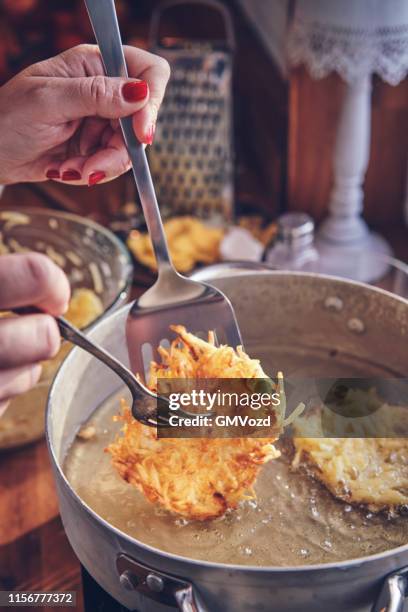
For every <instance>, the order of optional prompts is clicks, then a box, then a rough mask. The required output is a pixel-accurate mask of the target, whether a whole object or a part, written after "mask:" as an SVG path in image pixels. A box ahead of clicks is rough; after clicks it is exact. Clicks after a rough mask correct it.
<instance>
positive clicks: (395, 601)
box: [371, 567, 408, 612]
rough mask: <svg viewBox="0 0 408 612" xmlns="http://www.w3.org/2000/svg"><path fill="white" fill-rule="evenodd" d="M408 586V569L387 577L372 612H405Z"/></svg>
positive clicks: (404, 568)
mask: <svg viewBox="0 0 408 612" xmlns="http://www.w3.org/2000/svg"><path fill="white" fill-rule="evenodd" d="M407 586H408V567H402V568H401V569H399V570H398V571H396V572H393V573H392V574H390V575H389V576H387V577H386V579H385V580H384V583H383V586H382V589H381V591H380V595H379V597H378V599H377V601H376V602H375V604H374V606H373V607H372V609H371V612H403V610H404V602H405V598H406V595H407Z"/></svg>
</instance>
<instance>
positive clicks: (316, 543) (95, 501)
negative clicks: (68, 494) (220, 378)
mask: <svg viewBox="0 0 408 612" xmlns="http://www.w3.org/2000/svg"><path fill="white" fill-rule="evenodd" d="M253 353H254V354H257V355H258V356H261V359H262V353H264V354H268V355H269V359H264V358H263V359H262V363H263V364H264V366H265V369H266V370H267V371H273V369H272V368H271V367H269V368H268V362H269V364H271V363H272V364H273V363H277V359H276V358H274V356H273V355H271V354H270V350H269V351H268V353H267V352H266V350H265V351H262V350H261V347H258V349H257V351H253ZM321 359H322V356H321V355H320V356H319V355H316V356H315V357H312V355H311V353H309V356H308V367H307V368H306V369H305V368H303V367H302V366H301V363H304V356H302V355H299V364H298V365H299V367H298V368H296V367H294V366H295V364H294V356H293V352H292V355H291V357H290V359H289V358H288V363H287V364H285V363H282V352H280V363H281V364H282V365H281V367H282V368H284V367H285V366H286V371H287V370H288V369H289V368H290V370H291V371H292V372H293V371H294V370H297V373H298V374H299V375H300V373H301V375H307V374H309V375H310V374H312V371H313V369H314V367H315V366H318V365H319V363H320V364H321V363H322V362H321ZM283 361H285V360H283ZM289 361H290V363H289ZM338 365H339V364H338V363H337V365H335V364H334V363H333V367H331V365H330V364H328V363H327V359H326V365H325V370H326V375H327V376H330V375H342V376H347V375H352V374H353V373H354V375H356V363H353V360H351V361H350V363H349V362H348V360H347V359H345V360H344V361H343V363H342V368H341V371H342V373H341V374H339V369H338ZM123 395H126V394H125V393H122V394H119V395H116V396H114V397H112V398H110V399H109V400H108V401H107V402H106V403H105V404H104V405H103V406H102V407H101V408H99V409H98V410H97V411H96V412H95V413H94V415H93V416H92V418H91V419H90V421H89V422H90V423H92V424H93V425H94V426H95V429H96V435H95V436H94V437H93V438H91V439H89V440H86V441H85V440H80V439H77V440H76V441H75V442H74V444H73V445H72V447H71V449H70V451H69V453H68V456H67V459H66V462H65V472H66V474H67V477H68V479H69V481H70V483H71V485H72V486H73V488H74V490H75V491H76V492H77V493H78V495H79V496H80V497H81V498H82V499H83V500H84V501H85V502H86V503H87V504H88V505H89V506H90V507H91V508H92V509H93V510H94V511H95V512H96V513H97V514H99V515H100V516H101V517H103V518H104V519H105V520H107V521H108V522H109V523H111V524H112V525H114V526H115V527H117V528H118V529H120V530H121V531H123V532H125V533H127V534H128V535H130V536H132V537H134V538H135V539H137V540H140V541H142V542H144V543H146V544H149V545H151V546H153V547H155V548H158V549H160V550H163V551H167V552H171V553H174V554H178V555H182V556H185V557H190V558H194V559H201V560H206V561H212V562H218V563H236V564H242V565H257V566H267V565H272V566H284V565H289V566H294V565H305V564H315V563H331V562H338V561H343V560H348V559H353V558H357V557H362V556H366V555H371V554H375V553H380V552H383V551H385V550H388V549H391V548H395V547H397V546H400V545H403V544H405V543H407V541H408V518H406V517H398V518H393V519H392V518H387V517H386V516H384V515H383V514H382V515H374V514H372V513H370V512H368V511H367V510H361V509H357V508H353V507H352V506H350V505H348V504H345V503H343V502H340V501H338V500H336V499H334V498H333V497H332V495H331V494H330V493H329V492H328V491H327V490H326V489H325V488H324V487H323V486H322V485H320V484H319V483H317V482H315V481H314V480H313V479H312V478H310V477H309V476H307V475H306V474H305V473H302V472H293V471H292V470H291V469H290V460H289V459H288V458H287V457H286V456H285V454H283V455H282V457H281V458H280V459H278V460H274V461H271V462H270V463H268V464H267V465H266V466H265V467H264V468H263V469H262V470H261V473H260V476H259V478H258V481H257V483H256V487H255V488H256V493H257V499H256V501H249V502H244V503H242V504H241V505H240V507H239V508H238V509H237V510H235V511H231V512H229V513H228V514H227V515H226V516H225V517H223V518H221V519H217V520H215V521H212V522H204V523H201V522H188V521H186V520H184V519H182V518H177V517H175V516H171V515H169V514H168V513H167V512H165V511H162V510H160V508H158V507H154V506H152V504H150V503H149V502H147V501H146V500H145V498H144V497H143V495H142V494H141V493H139V492H138V491H137V490H136V489H135V488H134V487H132V486H131V485H129V484H127V483H125V482H124V481H123V480H122V479H121V478H120V477H119V476H118V475H117V473H116V472H115V471H114V469H113V468H112V466H111V462H110V456H109V455H108V454H107V453H104V449H105V448H106V446H107V445H108V444H109V443H110V442H111V441H112V440H113V438H114V436H115V433H116V432H117V431H118V430H119V429H120V424H118V423H113V421H112V416H113V415H114V414H117V412H118V410H119V398H120V397H121V396H123Z"/></svg>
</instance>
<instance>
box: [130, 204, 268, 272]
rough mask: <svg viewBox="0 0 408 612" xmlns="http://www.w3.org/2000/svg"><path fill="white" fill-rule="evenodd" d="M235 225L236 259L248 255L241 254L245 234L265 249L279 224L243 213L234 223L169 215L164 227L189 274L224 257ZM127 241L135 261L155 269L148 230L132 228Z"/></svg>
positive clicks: (175, 260)
mask: <svg viewBox="0 0 408 612" xmlns="http://www.w3.org/2000/svg"><path fill="white" fill-rule="evenodd" d="M233 229H238V230H239V232H240V233H242V236H241V234H240V245H241V248H240V249H239V251H238V252H237V256H236V257H235V259H243V258H244V259H245V257H243V255H242V252H243V251H242V244H243V241H244V242H245V238H246V239H247V241H248V242H250V241H251V242H252V241H256V242H257V243H258V244H259V251H260V252H262V251H263V249H264V248H265V247H266V246H267V245H268V244H270V243H271V241H272V240H273V239H274V237H275V236H276V224H275V223H269V224H265V222H264V220H263V219H262V217H260V216H251V217H249V216H247V217H241V218H239V219H238V221H237V224H236V225H232V226H227V225H225V224H224V225H220V224H217V225H216V224H211V223H210V222H209V221H205V220H202V219H198V218H196V217H192V216H180V217H171V218H169V219H167V220H166V221H165V222H164V231H165V234H166V237H167V241H168V245H169V250H170V255H171V257H172V260H173V263H174V266H175V268H176V269H177V270H178V271H179V272H181V273H182V274H188V273H190V272H192V271H193V270H195V269H196V268H197V267H200V266H208V265H211V264H215V263H218V262H219V261H222V260H223V259H224V258H223V256H222V251H223V243H224V240H225V239H226V237H227V236H229V235H230V233H231V232H232V230H233ZM126 242H127V246H128V248H129V250H130V251H131V253H132V254H133V256H134V258H135V260H136V262H138V263H139V264H141V265H142V266H143V267H144V268H146V269H148V270H149V271H150V272H152V273H154V272H156V270H157V268H156V260H155V256H154V252H153V247H152V243H151V240H150V238H149V235H148V233H147V232H144V231H139V230H136V229H135V230H132V231H131V232H130V234H129V236H128V238H127V241H126Z"/></svg>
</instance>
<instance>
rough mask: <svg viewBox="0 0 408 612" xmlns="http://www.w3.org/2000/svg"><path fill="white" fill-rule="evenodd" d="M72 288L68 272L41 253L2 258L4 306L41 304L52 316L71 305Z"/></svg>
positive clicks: (0, 297)
mask: <svg viewBox="0 0 408 612" xmlns="http://www.w3.org/2000/svg"><path fill="white" fill-rule="evenodd" d="M69 297H70V287H69V283H68V279H67V277H66V276H65V274H64V272H63V271H62V270H61V269H60V268H59V267H58V266H57V265H56V264H54V262H53V261H51V259H49V258H48V257H46V256H45V255H42V254H40V253H24V254H17V255H3V256H2V257H1V258H0V309H3V310H7V309H12V308H17V307H20V306H38V307H39V308H40V309H41V310H44V311H46V312H48V313H50V314H52V315H60V314H63V313H64V312H65V310H66V309H67V307H68V302H69Z"/></svg>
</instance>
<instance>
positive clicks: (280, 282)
mask: <svg viewBox="0 0 408 612" xmlns="http://www.w3.org/2000/svg"><path fill="white" fill-rule="evenodd" d="M214 284H216V285H217V286H218V287H219V288H221V289H222V290H224V291H225V293H226V294H227V295H228V296H229V297H230V299H231V301H232V303H233V305H234V307H235V309H236V313H237V317H238V319H239V322H240V325H241V329H242V332H243V337H244V339H245V342H246V348H248V349H249V350H250V349H251V346H254V345H255V344H258V345H259V342H263V343H264V346H270V347H271V350H272V351H273V354H274V359H275V362H276V363H279V367H282V368H283V369H285V370H286V371H287V370H288V369H290V368H291V367H296V368H299V364H300V366H301V365H302V363H303V364H304V365H305V364H306V365H307V364H308V363H309V362H310V359H309V355H312V356H314V357H316V355H320V358H319V359H320V361H319V360H318V361H319V363H320V364H321V363H323V362H324V361H328V355H329V354H332V355H334V354H336V355H340V356H341V355H343V356H345V359H346V361H347V363H349V364H352V365H353V367H354V366H355V367H357V368H359V369H360V371H361V369H363V370H364V369H367V368H370V371H371V372H377V373H378V372H383V373H387V374H388V375H391V376H401V375H405V376H407V370H408V360H407V357H408V349H407V337H408V302H407V301H405V300H403V299H401V298H398V297H395V296H393V295H391V294H389V293H387V292H384V291H382V290H379V289H374V288H371V287H368V286H365V285H362V284H359V283H352V282H348V281H344V280H340V279H335V278H330V277H323V276H315V275H312V274H300V273H285V272H270V273H268V274H265V273H261V274H259V273H258V274H257V273H253V274H250V275H248V276H238V277H236V278H233V277H232V278H224V279H217V280H216V281H214ZM127 309H128V307H126V308H124V309H122V310H120V311H118V312H117V313H115V314H113V315H111V316H110V317H108V318H107V319H105V320H104V321H102V322H101V323H99V325H98V326H97V327H96V328H95V329H94V330H93V331H92V332H91V334H90V335H91V337H92V338H94V339H95V340H97V341H98V342H100V343H101V344H103V345H104V346H105V347H106V348H107V349H108V350H110V351H111V352H112V353H113V354H114V355H116V356H117V357H118V358H119V359H121V360H122V361H124V362H125V363H126V362H127V350H126V342H125V335H124V330H125V325H124V321H125V318H126V315H127ZM333 351H334V352H333ZM302 360H303V362H302ZM312 361H313V359H312ZM281 364H282V365H281ZM120 386H121V385H120V381H119V380H118V379H117V378H116V377H115V375H114V374H113V373H111V372H109V371H108V370H106V369H105V368H104V366H103V365H101V364H100V363H99V362H98V361H96V360H95V359H93V358H92V357H90V356H89V355H87V354H86V353H84V352H82V351H80V350H79V349H75V350H73V351H72V352H71V354H70V355H69V357H68V358H67V360H66V361H65V363H64V364H63V366H62V367H61V369H60V371H59V373H58V374H57V377H56V379H55V381H54V384H53V387H52V389H51V392H50V396H49V401H48V413H47V439H48V445H49V450H50V454H51V460H52V463H53V467H54V471H55V478H56V483H57V490H58V496H59V501H60V509H61V515H62V520H63V523H64V526H65V530H66V533H67V536H68V538H69V540H70V543H71V545H72V547H73V549H74V551H75V552H76V554H77V556H78V558H79V560H80V561H81V563H82V564H83V565H84V566H85V568H86V569H87V570H88V572H89V573H90V574H91V575H92V576H93V578H94V579H95V580H96V581H97V582H98V583H99V584H100V585H101V586H102V587H103V588H104V589H105V590H106V591H107V592H109V593H110V594H111V595H112V596H113V597H114V598H115V599H116V600H117V601H118V602H120V603H121V604H122V605H124V606H126V607H128V608H129V609H131V610H143V611H145V610H146V611H148V610H165V609H168V608H166V607H163V606H164V605H171V606H179V608H180V609H181V610H184V611H194V610H200V611H204V610H205V611H211V612H221V611H222V612H238V611H241V610H242V611H248V610H256V611H257V612H258V611H262V610H271V611H273V610H276V611H279V612H289V611H294V610H303V611H309V610H310V611H312V610H313V611H315V610H330V611H331V612H340V611H346V610H347V612H352V611H360V612H361V611H363V610H369V609H371V606H372V605H373V602H374V601H375V599H376V598H377V596H378V594H379V592H380V590H381V587H382V585H385V586H384V591H383V595H382V596H383V598H384V601H385V600H387V603H384V601H383V600H382V602H381V606H382V608H383V609H388V610H398V609H402V608H398V605H397V604H398V602H399V601H402V591H403V586H404V579H403V578H401V577H400V576H399V575H398V576H396V577H391V579H390V582H384V578H385V577H386V576H387V575H388V574H390V573H391V572H395V571H396V570H398V569H399V568H402V567H403V566H404V565H405V564H408V546H402V547H399V548H397V549H393V550H391V551H387V552H385V553H382V554H377V555H373V556H370V557H365V558H361V559H355V560H352V561H348V562H342V563H337V564H321V565H315V566H311V565H310V566H301V567H261V568H260V567H252V566H238V565H227V564H216V563H209V562H203V561H196V560H192V559H189V558H185V557H180V556H176V555H172V554H169V553H165V552H162V551H160V550H158V549H154V548H152V547H150V546H147V545H145V544H143V543H142V542H140V541H137V540H135V539H133V538H131V537H129V536H127V535H125V534H124V533H122V532H120V531H119V530H117V529H116V528H114V527H112V526H111V525H110V524H108V523H107V522H106V521H105V520H103V519H102V518H100V517H99V516H97V515H96V514H95V512H93V511H92V509H90V508H89V507H88V506H87V505H86V504H85V503H84V502H83V501H81V499H80V498H79V497H78V496H77V494H76V493H75V492H74V491H73V489H72V488H71V486H70V484H69V482H68V481H67V479H66V477H65V476H64V473H63V471H62V463H63V460H64V456H65V454H66V452H67V449H68V447H69V445H70V444H71V442H72V441H73V439H74V437H75V434H76V432H77V430H78V428H79V427H80V425H81V424H82V423H83V422H84V421H85V420H86V419H87V418H88V417H89V416H90V415H91V414H92V413H93V411H94V410H95V409H96V408H97V407H98V406H99V405H100V404H101V403H102V402H103V401H104V400H106V399H107V398H108V397H109V396H110V395H112V393H114V392H116V391H118V390H119V388H120ZM390 593H391V595H392V597H393V603H392V604H391V607H387V608H386V607H385V606H386V605H387V606H388V603H389V602H388V600H389V598H390ZM376 609H378V610H380V609H381V608H380V607H378V608H376Z"/></svg>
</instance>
